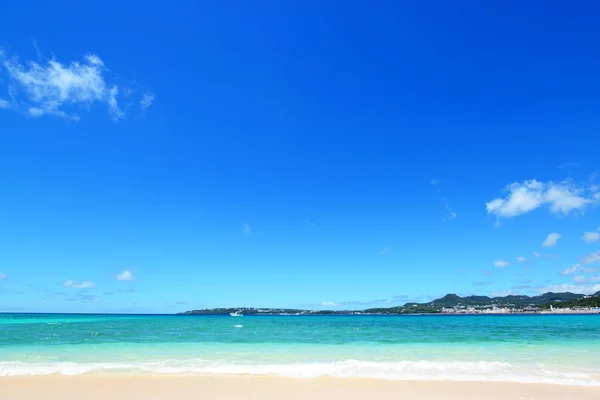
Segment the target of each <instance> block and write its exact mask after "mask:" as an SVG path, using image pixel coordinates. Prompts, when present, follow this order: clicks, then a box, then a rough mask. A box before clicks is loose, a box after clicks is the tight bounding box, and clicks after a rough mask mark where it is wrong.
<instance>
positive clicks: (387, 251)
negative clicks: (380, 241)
mask: <svg viewBox="0 0 600 400" xmlns="http://www.w3.org/2000/svg"><path fill="white" fill-rule="evenodd" d="M389 252H390V248H389V247H384V248H383V250H381V251H380V252H379V255H380V256H382V255H384V254H387V253H389Z"/></svg>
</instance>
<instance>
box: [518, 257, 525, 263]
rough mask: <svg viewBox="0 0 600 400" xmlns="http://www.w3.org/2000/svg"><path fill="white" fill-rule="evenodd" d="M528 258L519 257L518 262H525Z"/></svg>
mask: <svg viewBox="0 0 600 400" xmlns="http://www.w3.org/2000/svg"><path fill="white" fill-rule="evenodd" d="M525 260H526V258H525V257H517V262H520V263H522V262H525Z"/></svg>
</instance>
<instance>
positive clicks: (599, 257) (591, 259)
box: [580, 251, 600, 264]
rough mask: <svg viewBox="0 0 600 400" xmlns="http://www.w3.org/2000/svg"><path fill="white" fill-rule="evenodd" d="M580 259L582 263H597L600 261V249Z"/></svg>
mask: <svg viewBox="0 0 600 400" xmlns="http://www.w3.org/2000/svg"><path fill="white" fill-rule="evenodd" d="M580 261H581V263H582V264H595V263H597V262H600V251H596V252H594V253H590V254H588V255H586V256H585V257H582V258H581V260H580Z"/></svg>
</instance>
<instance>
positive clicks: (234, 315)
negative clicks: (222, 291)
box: [229, 311, 244, 317]
mask: <svg viewBox="0 0 600 400" xmlns="http://www.w3.org/2000/svg"><path fill="white" fill-rule="evenodd" d="M229 315H231V316H232V317H243V316H244V314H242V313H241V312H239V311H236V312H232V313H229Z"/></svg>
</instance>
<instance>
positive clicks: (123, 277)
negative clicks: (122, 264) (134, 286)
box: [116, 269, 135, 281]
mask: <svg viewBox="0 0 600 400" xmlns="http://www.w3.org/2000/svg"><path fill="white" fill-rule="evenodd" d="M116 279H117V280H118V281H132V280H134V279H135V277H134V276H133V274H132V273H131V271H129V270H127V269H126V270H125V271H123V272H121V273H119V274H117V276H116Z"/></svg>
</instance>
